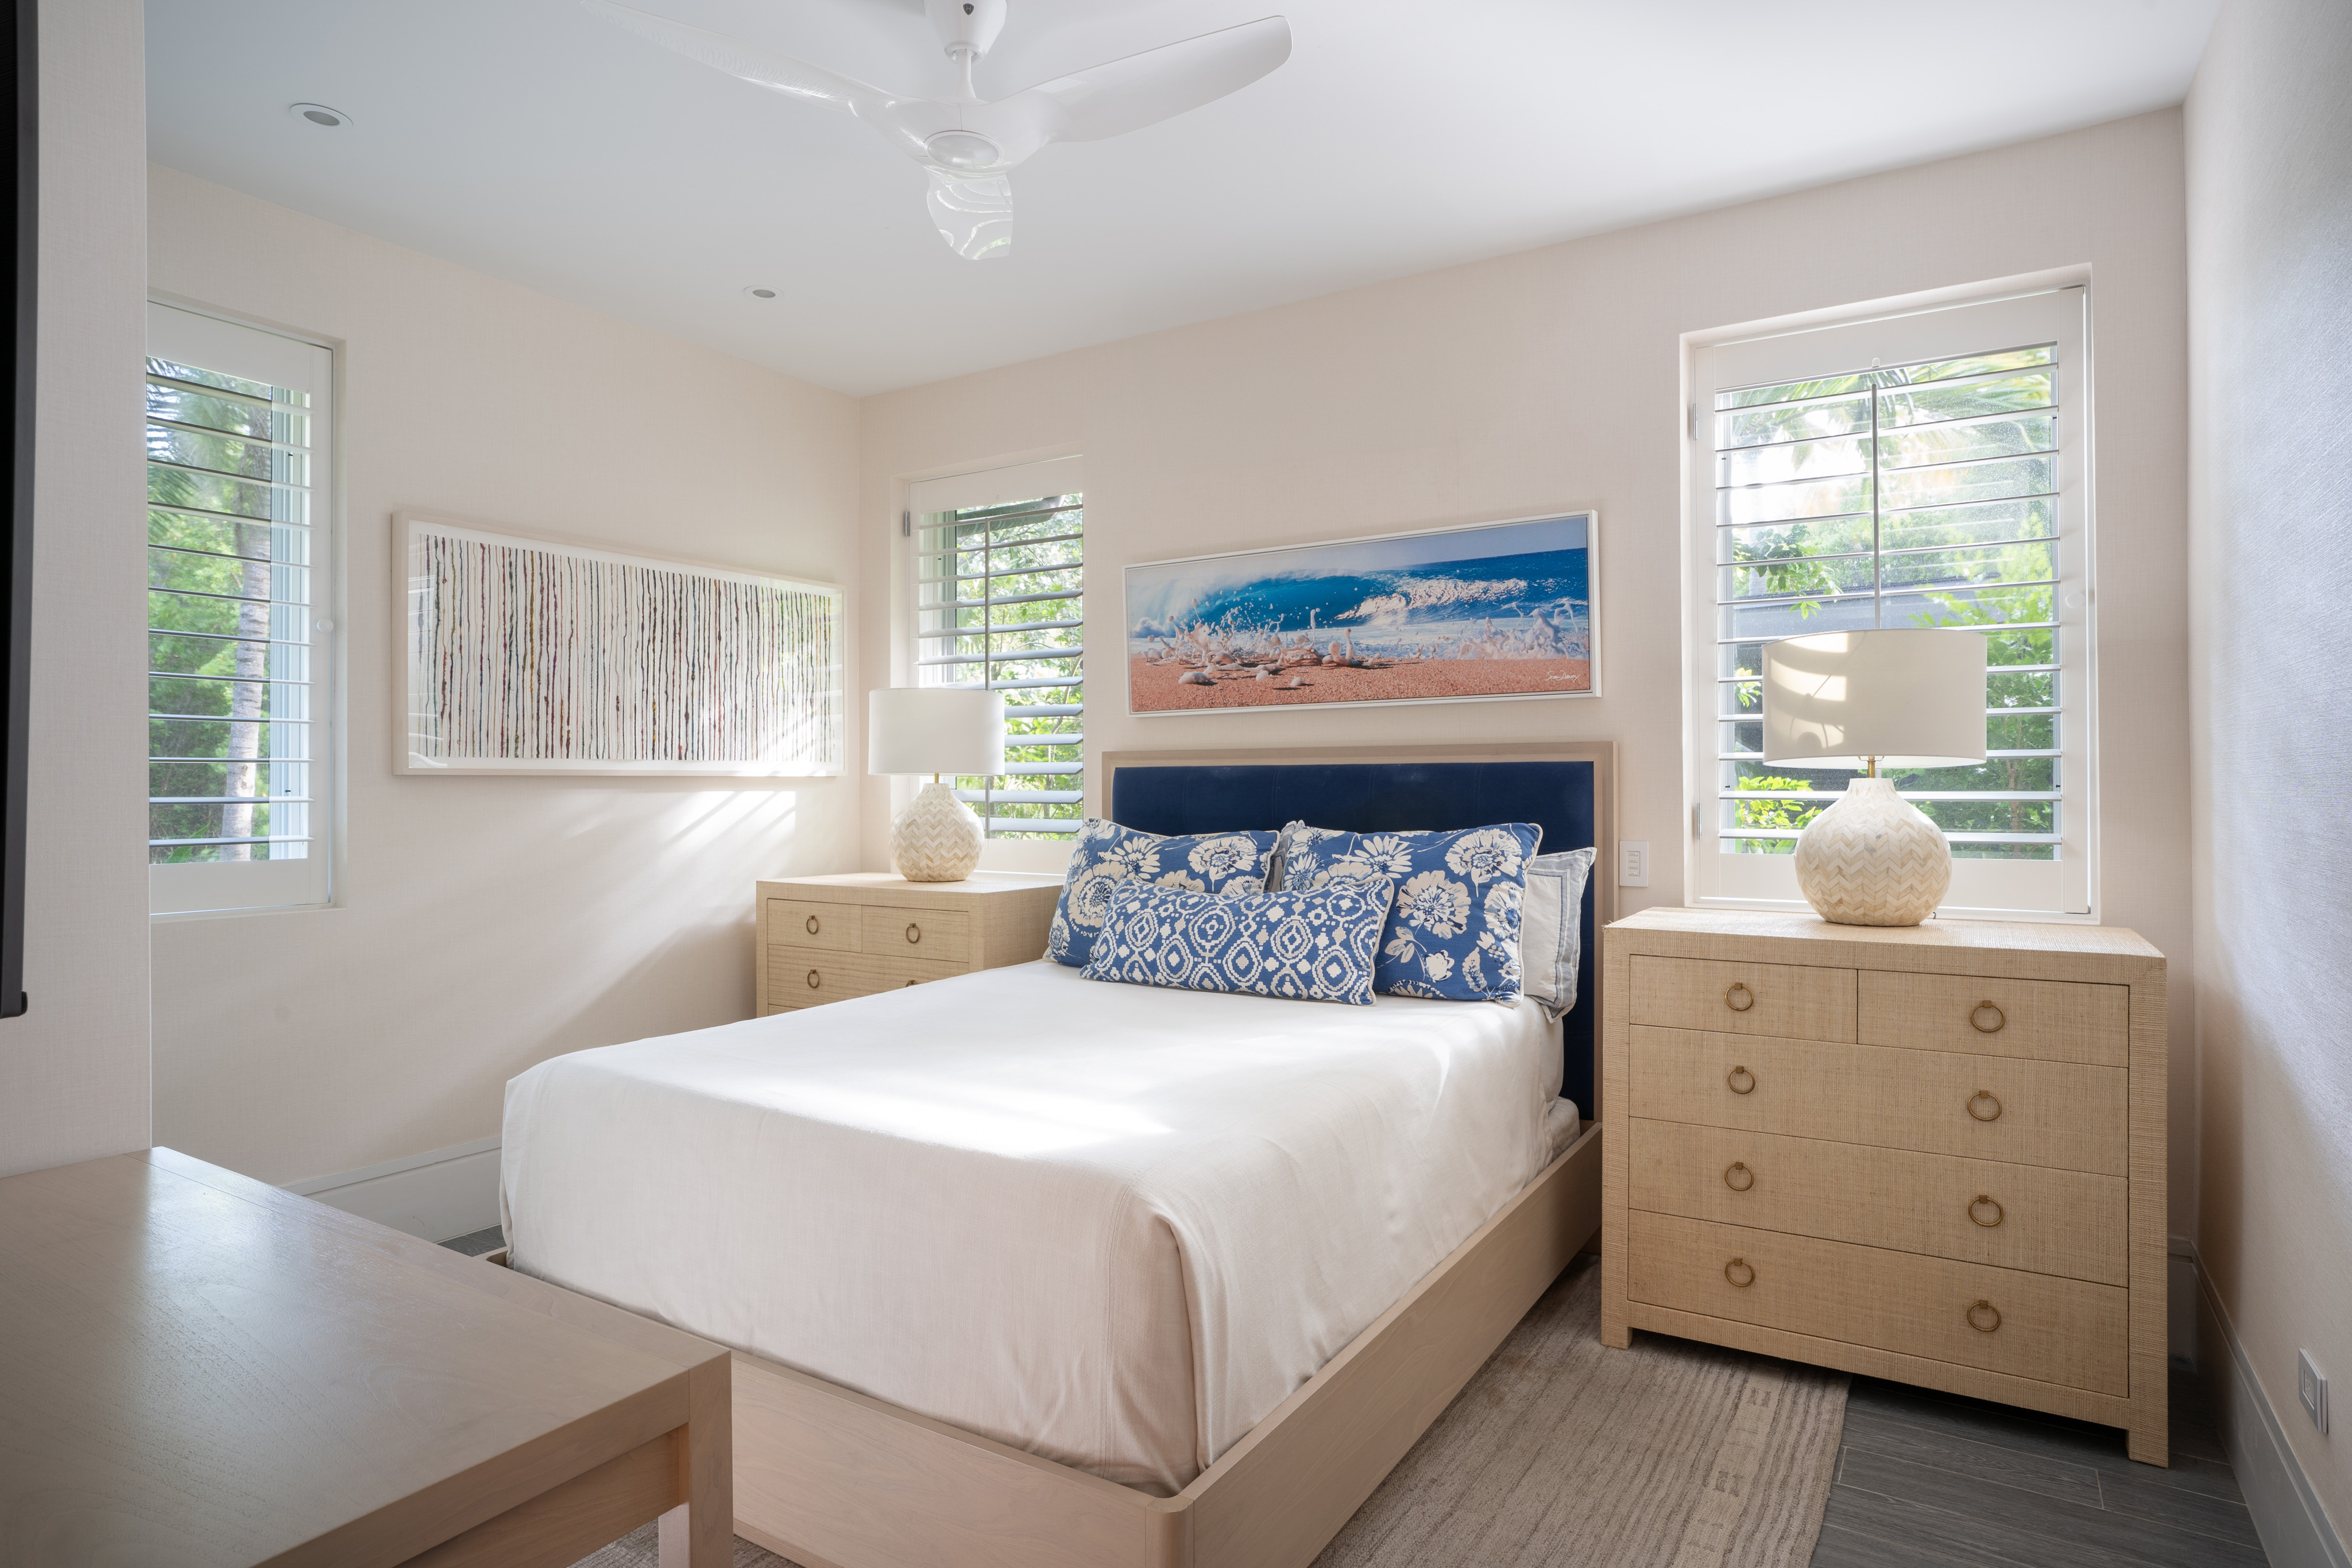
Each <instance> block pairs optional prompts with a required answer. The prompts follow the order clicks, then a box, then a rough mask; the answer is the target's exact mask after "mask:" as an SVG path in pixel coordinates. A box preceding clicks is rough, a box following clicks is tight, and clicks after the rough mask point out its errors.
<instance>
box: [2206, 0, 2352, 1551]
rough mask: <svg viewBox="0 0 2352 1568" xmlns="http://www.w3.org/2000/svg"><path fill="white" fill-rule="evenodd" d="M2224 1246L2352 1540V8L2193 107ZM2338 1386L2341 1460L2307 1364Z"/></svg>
mask: <svg viewBox="0 0 2352 1568" xmlns="http://www.w3.org/2000/svg"><path fill="white" fill-rule="evenodd" d="M2187 121H2188V191H2189V261H2190V266H2191V272H2190V277H2191V279H2192V284H2191V289H2190V294H2189V323H2190V382H2189V387H2190V395H2189V409H2190V416H2189V417H2190V444H2189V453H2190V458H2189V472H2190V490H2189V494H2190V498H2191V499H2190V513H2189V542H2190V550H2191V573H2190V580H2191V581H2192V583H2193V584H2194V585H2195V586H2194V589H2193V591H2192V593H2191V597H2190V601H2189V611H2190V622H2189V625H2190V668H2191V669H2192V670H2193V671H2194V672H2195V674H2194V679H2193V682H2192V685H2191V688H2190V694H2191V704H2192V715H2193V717H2192V726H2193V728H2192V739H2193V747H2194V750H2193V757H2194V771H2193V777H2194V802H2195V803H2194V829H2193V831H2194V833H2195V841H2196V854H2195V863H2196V865H2197V867H2198V878H2197V887H2196V906H2195V907H2196V940H2197V991H2198V997H2199V1009H2198V1022H2199V1030H2200V1052H2201V1054H2202V1058H2203V1080H2204V1085H2203V1087H2204V1094H2203V1102H2202V1110H2203V1117H2204V1127H2203V1143H2204V1170H2203V1182H2202V1190H2201V1193H2200V1207H2199V1222H2200V1223H2199V1232H2198V1242H2199V1249H2200V1252H2201V1253H2202V1255H2203V1258H2204V1261H2205V1266H2206V1268H2207V1270H2209V1272H2210V1278H2211V1280H2212V1281H2213V1284H2214V1287H2215V1289H2216V1291H2217V1292H2218V1293H2219V1295H2220V1296H2221V1301H2222V1303H2223V1305H2224V1306H2225V1307H2226V1308H2227V1310H2228V1312H2229V1313H2230V1316H2231V1319H2232V1320H2233V1322H2235V1325H2236V1327H2237V1330H2238V1333H2239V1335H2240V1337H2241V1339H2242V1343H2243V1344H2244V1346H2245V1350H2246V1354H2247V1357H2248V1360H2249V1361H2250V1363H2251V1364H2252V1368H2253V1372H2254V1375H2255V1376H2256V1377H2257V1378H2258V1379H2260V1380H2261V1382H2262V1385H2263V1392H2264V1393H2265V1394H2267V1395H2268V1396H2269V1398H2270V1402H2271V1405H2272V1406H2273V1408H2274V1409H2275V1410H2276V1411H2277V1412H2278V1416H2279V1420H2280V1422H2281V1424H2282V1426H2283V1427H2284V1429H2285V1432H2286V1435H2287V1440H2288V1442H2289V1443H2291V1444H2292V1445H2293V1446H2294V1451H2295V1456H2296V1458H2298V1459H2299V1460H2300V1461H2301V1463H2302V1465H2303V1468H2304V1470H2305V1473H2306V1474H2307V1475H2309V1477H2310V1478H2311V1480H2312V1484H2313V1486H2314V1488H2315V1490H2316V1491H2317V1492H2318V1493H2319V1496H2320V1498H2321V1500H2322V1501H2323V1502H2324V1503H2325V1505H2326V1508H2327V1509H2328V1510H2329V1511H2330V1512H2331V1513H2333V1515H2334V1516H2335V1523H2336V1531H2337V1532H2338V1534H2339V1536H2340V1535H2344V1534H2352V1304H2347V1303H2352V987H2347V983H2346V976H2347V963H2346V955H2347V953H2352V847H2347V844H2348V843H2352V841H2347V838H2346V822H2345V806H2346V800H2347V793H2352V791H2347V772H2352V747H2347V744H2346V741H2345V734H2346V730H2345V721H2344V713H2345V705H2346V701H2347V685H2352V681H2347V665H2346V660H2345V654H2344V648H2343V641H2344V640H2343V638H2342V636H2341V634H2340V632H2338V630H2337V628H2338V627H2339V626H2340V624H2341V622H2342V620H2343V616H2344V606H2345V604H2346V603H2347V601H2352V551H2347V548H2346V541H2347V538H2352V436H2347V424H2346V422H2345V411H2346V409H2347V407H2352V7H2347V6H2346V5H2344V4H2342V0H2261V3H2254V4H2232V5H2228V6H2226V7H2224V9H2223V11H2222V15H2221V21H2220V22H2219V23H2218V24H2217V25H2216V26H2215V28H2214V32H2213V37H2212V41H2211V43H2210V44H2209V45H2208V46H2207V47H2206V52H2205V57H2204V60H2203V62H2202V64H2201V65H2200V67H2199V68H2198V73H2197V81H2196V85H2195V87H2194V88H2193V89H2191V90H2190V93H2189V104H2188V111H2187ZM2298 1347H2300V1348H2305V1349H2308V1350H2309V1351H2310V1352H2311V1354H2312V1356H2313V1359H2314V1360H2315V1361H2316V1362H2317V1363H2318V1364H2320V1366H2321V1368H2322V1369H2323V1370H2325V1371H2326V1373H2328V1375H2330V1377H2331V1378H2332V1380H2333V1383H2334V1385H2335V1389H2336V1432H2335V1434H2334V1435H2333V1436H2332V1437H2322V1436H2321V1435H2320V1434H2319V1433H2318V1432H2317V1431H2315V1429H2314V1428H2313V1427H2312V1426H2311V1424H2310V1422H2309V1421H2308V1420H2306V1419H2305V1416H2304V1415H2303V1412H2302V1411H2301V1409H2300V1408H2298V1407H2297V1406H2296V1404H2295V1352H2296V1350H2297V1348H2298Z"/></svg>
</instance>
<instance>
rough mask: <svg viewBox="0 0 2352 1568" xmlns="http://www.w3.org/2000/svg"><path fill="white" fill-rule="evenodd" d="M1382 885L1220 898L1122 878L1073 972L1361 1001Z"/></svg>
mask: <svg viewBox="0 0 2352 1568" xmlns="http://www.w3.org/2000/svg"><path fill="white" fill-rule="evenodd" d="M1391 890H1392V889H1391V883H1388V882H1386V881H1384V880H1382V879H1381V878H1379V877H1366V878H1355V877H1350V878H1349V879H1347V880H1346V881H1344V882H1339V883H1334V884H1333V885H1331V886H1329V887H1327V888H1324V889H1321V890H1320V891H1318V892H1313V893H1261V894H1245V895H1240V896H1233V897H1220V896H1219V895H1217V894H1213V893H1185V892H1181V891H1180V890H1178V889H1176V888H1172V887H1154V886H1152V885H1151V884H1150V883H1143V882H1138V881H1135V880H1132V879H1130V880H1129V881H1127V882H1123V883H1119V884H1118V886H1117V887H1115V888H1113V889H1112V890H1111V895H1110V908H1109V910H1108V913H1107V914H1106V915H1104V917H1103V924H1102V929H1101V930H1100V931H1099V932H1097V934H1096V936H1095V939H1094V956H1092V957H1090V958H1088V959H1087V967H1086V968H1085V969H1084V970H1082V971H1080V972H1081V973H1082V974H1083V975H1084V976H1085V977H1086V978H1087V979H1089V980H1120V981H1124V982H1125V983H1127V984H1128V985H1131V986H1171V987H1174V988H1178V989H1181V990H1187V991H1242V992H1246V993H1248V994H1249V995H1252V996H1259V997H1285V998H1290V999H1292V1000H1295V1001H1305V1002H1349V1003H1352V1004H1354V1005H1355V1006H1357V1007H1369V1006H1370V1005H1371V1000H1372V971H1373V965H1374V956H1373V955H1374V952H1375V950H1376V949H1377V948H1378V947H1379V946H1380V940H1381V928H1382V927H1383V926H1384V925H1386V924H1387V923H1388V917H1389V901H1390V896H1391Z"/></svg>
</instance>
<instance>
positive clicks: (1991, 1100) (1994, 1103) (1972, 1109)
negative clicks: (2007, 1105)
mask: <svg viewBox="0 0 2352 1568" xmlns="http://www.w3.org/2000/svg"><path fill="white" fill-rule="evenodd" d="M1979 1100H1981V1101H1983V1102H1985V1103H1987V1104H1989V1105H1990V1106H1991V1107H1992V1109H1991V1110H1990V1111H1979V1110H1978V1109H1977V1102H1978V1101H1979ZM1969 1115H1971V1116H1974V1117H1975V1118H1976V1119H1977V1120H1978V1121H1979V1122H1998V1121H2000V1096H1999V1095H1997V1094H1995V1093H1994V1092H1992V1091H1991V1090H1990V1089H1979V1090H1978V1091H1977V1092H1975V1093H1973V1094H1971V1095H1969Z"/></svg>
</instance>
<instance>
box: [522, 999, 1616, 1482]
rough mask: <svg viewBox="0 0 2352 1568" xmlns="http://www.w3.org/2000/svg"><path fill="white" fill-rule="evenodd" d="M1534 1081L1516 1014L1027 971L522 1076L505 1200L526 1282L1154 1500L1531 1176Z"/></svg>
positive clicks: (1533, 1064) (1552, 1071)
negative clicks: (642, 1317) (672, 1328)
mask: <svg viewBox="0 0 2352 1568" xmlns="http://www.w3.org/2000/svg"><path fill="white" fill-rule="evenodd" d="M1559 1081H1560V1051H1559V1031H1558V1030H1557V1029H1556V1028H1555V1027H1553V1026H1550V1025H1549V1024H1548V1023H1547V1022H1546V1021H1545V1019H1544V1017H1543V1013H1542V1009H1539V1008H1537V1007H1534V1006H1532V1005H1527V1004H1522V1005H1521V1006H1519V1007H1517V1008H1504V1007H1497V1006H1493V1005H1489V1004H1481V1003H1463V1002H1437V1001H1427V1000H1423V999H1419V998H1409V997H1381V998H1378V999H1377V1001H1376V1002H1375V1003H1374V1004H1373V1005H1372V1006H1370V1007H1366V1008H1357V1007H1343V1006H1334V1005H1331V1004H1328V1003H1317V1002H1292V1001H1279V1000H1274V999H1271V998H1255V997H1239V996H1227V995H1220V994H1211V993H1200V992H1191V991H1171V990H1160V989H1153V988H1142V987H1135V986H1124V985H1114V984H1104V983H1101V982H1097V981H1088V980H1082V979H1080V978H1079V977H1078V974H1077V971H1076V970H1075V969H1071V968H1067V967H1063V966H1060V965H1056V964H1052V963H1045V962H1040V963H1036V964H1024V965H1018V966H1014V967H1009V968H1002V969H993V970H988V971H985V972H982V973H981V974H977V975H972V976H967V977H959V978H956V979H953V980H947V981H941V982H938V983H936V984H932V985H928V986H921V987H917V988H910V989H902V990H898V991H892V992H889V993H887V994H885V995H881V996H876V997H869V998H861V999H858V1000H854V1001H846V1002H839V1003H834V1004H831V1005H828V1006H825V1007H821V1008H812V1009H806V1010H804V1011H801V1012H796V1013H786V1014H780V1015H777V1016H775V1017H772V1018H767V1019H755V1020H753V1021H751V1022H747V1023H740V1024H730V1025H728V1026H725V1027H723V1028H719V1029H709V1030H698V1031H696V1032H694V1033H691V1034H681V1035H670V1036H667V1037H664V1038H661V1039H656V1040H640V1041H638V1042H636V1043H635V1044H633V1045H622V1046H612V1047H608V1048H605V1049H604V1050H598V1051H580V1052H576V1053H574V1054H572V1055H569V1056H562V1057H557V1058H555V1059H554V1060H552V1061H546V1062H542V1063H541V1064H540V1065H539V1066H537V1067H534V1068H532V1069H531V1070H530V1071H528V1072H525V1073H524V1074H522V1075H521V1076H520V1077H519V1078H517V1079H515V1080H514V1081H513V1082H510V1083H509V1084H508V1086H507V1101H506V1125H505V1134H504V1147H503V1150H502V1155H501V1159H502V1173H501V1174H502V1183H501V1204H502V1207H503V1211H504V1219H505V1223H506V1233H507V1238H508V1239H509V1243H510V1244H511V1247H512V1254H511V1256H512V1259H513V1261H514V1264H515V1266H516V1267H518V1268H520V1269H522V1270H525V1271H526V1272H529V1273H532V1274H536V1275H538V1276H540V1277H541V1278H543V1279H547V1280H551V1281H555V1282H556V1283H558V1284H562V1285H565V1286H569V1287H571V1288H572V1289H574V1290H579V1291H586V1292H588V1293H590V1294H592V1295H595V1296H599V1297H602V1298H604V1300H606V1301H613V1302H615V1303H617V1304H619V1305H621V1306H624V1307H626V1308H629V1309H630V1310H632V1311H635V1312H643V1313H646V1314H648V1315H650V1316H653V1317H656V1318H660V1319H662V1320H663V1321H665V1322H670V1323H674V1324H676V1325H677V1326H679V1327H681V1328H684V1329H687V1330H689V1331H691V1332H693V1333H698V1334H702V1335H705V1336H707V1337H709V1338H711V1339H714V1340H718V1341H720V1342H722V1343H726V1344H730V1345H732V1346H735V1347H738V1348H740V1349H743V1350H747V1351H750V1352H751V1353H753V1354H758V1355H761V1356H764V1357H766V1358H768V1359H770V1360H772V1361H776V1362H780V1363H782V1364H784V1365H787V1366H791V1367H794V1368H797V1369H799V1370H801V1371H803V1372H807V1373H811V1374H814V1375H816V1376H819V1377H823V1378H825V1379H827V1380H829V1381H831V1382H834V1383H837V1384H841V1385H845V1386H846V1387H850V1388H854V1389H857V1390H859V1391H861V1392H863V1393H866V1394H869V1395H872V1396H875V1397H877V1398H880V1399H885V1400H888V1401H889V1402H891V1403H893V1404H896V1405H899V1406H905V1407H906V1408H908V1409H910V1410H915V1411H919V1412H920V1413H922V1414H924V1415H927V1416H935V1417H937V1418H939V1419H940V1420H944V1421H949V1422H952V1423H953V1424H955V1425H957V1426H959V1427H964V1428H966V1429H967V1430H970V1431H974V1432H979V1433H982V1434H985V1435H987V1436H989V1437H994V1438H997V1439H999V1440H1001V1441H1003V1442H1006V1443H1010V1444H1013V1445H1015V1446H1017V1447H1020V1448H1025V1449H1027V1450H1029V1451H1031V1452H1033V1453H1036V1454H1040V1455H1043V1456H1045V1457H1046V1458H1052V1459H1055V1460H1057V1461H1059V1462H1062V1463H1065V1464H1070V1465H1076V1466H1079V1467H1082V1468H1084V1469H1088V1470H1092V1471H1094V1472H1096V1473H1097V1474H1099V1475H1102V1476H1105V1477H1108V1478H1109V1479H1112V1480H1116V1481H1120V1482H1123V1483H1126V1484H1128V1485H1131V1486H1136V1487H1139V1488H1142V1489H1144V1490H1149V1491H1151V1492H1153V1493H1156V1494H1159V1495H1168V1494H1171V1493H1173V1492H1175V1491H1177V1490H1181V1488H1182V1487H1183V1486H1184V1485H1185V1484H1186V1483H1187V1482H1189V1481H1190V1480H1191V1479H1192V1478H1193V1477H1194V1476H1195V1475H1197V1474H1198V1473H1199V1472H1200V1471H1201V1470H1202V1469H1204V1468H1205V1467H1206V1466H1208V1465H1209V1464H1210V1463H1211V1462H1212V1461H1213V1459H1214V1458H1216V1456H1217V1455H1219V1454H1220V1453H1222V1452H1223V1451H1224V1449H1225V1448H1228V1447H1230V1446H1231V1445H1232V1444H1233V1443H1234V1442H1235V1441H1236V1440H1237V1439H1239V1438H1240V1437H1242V1436H1243V1434H1244V1433H1245V1432H1247V1431H1248V1430H1249V1428H1250V1427H1252V1426H1254V1425H1255V1423H1256V1422H1257V1421H1258V1420H1259V1419H1260V1418H1261V1417H1263V1416H1265V1415H1266V1414H1267V1413H1268V1412H1269V1411H1271V1410H1272V1409H1273V1408H1274V1406H1276V1405H1277V1404H1279V1403H1280V1402H1281V1401H1282V1400H1283V1398H1284V1397H1285V1396H1287V1395H1288V1394H1289V1393H1290V1392H1291V1391H1292V1390H1293V1389H1295V1388H1297V1386H1298V1385H1300V1384H1302V1383H1304V1382H1305V1381H1306V1380H1307V1378H1309V1377H1311V1376H1312V1375H1314V1374H1315V1373H1316V1371H1317V1370H1318V1369H1319V1368H1320V1367H1321V1366H1322V1365H1323V1364H1324V1363H1325V1362H1326V1361H1328V1360H1329V1359H1330V1357H1331V1356H1332V1355H1333V1354H1335V1353H1336V1352H1338V1351H1339V1349H1340V1348H1341V1347H1342V1346H1344V1345H1345V1344H1347V1343H1348V1342H1349V1340H1350V1339H1352V1338H1354V1337H1355V1335H1356V1334H1357V1333H1359V1332H1360V1331H1361V1330H1362V1329H1363V1328H1364V1327H1365V1326H1366V1325H1367V1324H1369V1323H1370V1322H1371V1321H1372V1320H1373V1319H1374V1318H1376V1317H1378V1316H1379V1315H1380V1314H1381V1312H1383V1311H1385V1310H1386V1309H1387V1308H1388V1307H1389V1305H1390V1304H1391V1302H1393V1301H1395V1300H1396V1299H1397V1298H1398V1297H1399V1296H1401V1295H1402V1294H1403V1293H1404V1291H1406V1290H1407V1289H1408V1288H1409V1287H1410V1286H1411V1285H1412V1283H1413V1281H1416V1280H1418V1279H1420V1278H1421V1277H1422V1276H1423V1274H1425V1273H1427V1272H1428V1271H1429V1270H1430V1269H1431V1268H1432V1267H1433V1266H1434V1265H1435V1264H1436V1263H1437V1262H1438V1261H1439V1260H1442V1259H1443V1258H1444V1256H1445V1254H1446V1253H1448V1252H1450V1251H1451V1250H1453V1249H1454V1248H1455V1247H1456V1246H1458V1245H1460V1243H1461V1242H1462V1241H1463V1239H1465V1238H1466V1237H1467V1236H1468V1235H1469V1234H1470V1232H1471V1231H1473V1230H1475V1228H1477V1227H1478V1226H1479V1225H1480V1224H1481V1223H1483V1222H1484V1221H1485V1220H1486V1218H1488V1217H1489V1216H1491V1215H1493V1214H1494V1213H1495V1211H1496V1209H1498V1208H1500V1207H1502V1205H1503V1204H1504V1203H1505V1202H1506V1201H1507V1200H1508V1199H1509V1198H1510V1197H1511V1196H1512V1195H1513V1194H1515V1193H1517V1191H1518V1190H1519V1189H1520V1188H1521V1187H1522V1186H1525V1185H1526V1184H1527V1182H1528V1179H1529V1178H1531V1177H1532V1176H1535V1175H1536V1174H1537V1173H1538V1171H1540V1170H1541V1169H1542V1168H1543V1167H1544V1166H1546V1165H1547V1164H1549V1161H1550V1159H1551V1158H1552V1156H1553V1155H1554V1153H1555V1149H1556V1146H1557V1145H1559V1139H1560V1135H1561V1132H1562V1124H1563V1121H1565V1125H1566V1127H1567V1128H1569V1129H1571V1130H1572V1129H1573V1127H1574V1121H1573V1117H1574V1112H1573V1111H1572V1110H1570V1111H1568V1112H1567V1114H1566V1117H1565V1118H1563V1117H1562V1116H1561V1114H1560V1113H1559V1111H1558V1110H1556V1109H1555V1100H1556V1097H1557V1095H1558V1093H1559ZM1571 1135H1572V1131H1571Z"/></svg>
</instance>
